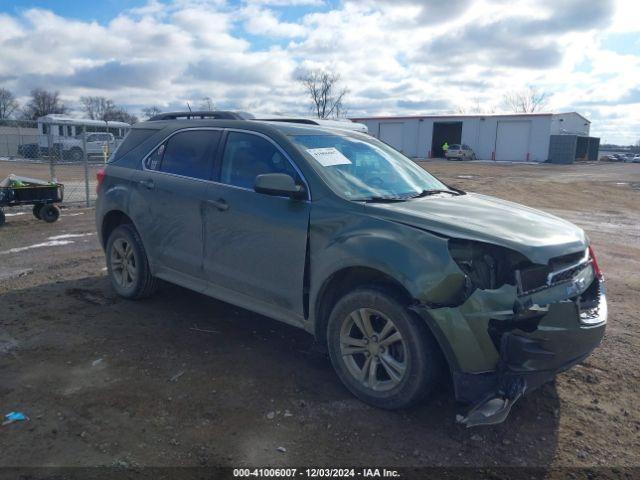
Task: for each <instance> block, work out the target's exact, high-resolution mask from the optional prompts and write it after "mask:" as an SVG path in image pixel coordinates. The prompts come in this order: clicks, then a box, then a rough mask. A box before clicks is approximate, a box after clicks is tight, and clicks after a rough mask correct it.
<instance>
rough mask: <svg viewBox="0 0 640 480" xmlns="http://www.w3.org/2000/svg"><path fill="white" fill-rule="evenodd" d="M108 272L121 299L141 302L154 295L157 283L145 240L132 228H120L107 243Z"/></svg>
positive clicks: (129, 226) (126, 226) (128, 226)
mask: <svg viewBox="0 0 640 480" xmlns="http://www.w3.org/2000/svg"><path fill="white" fill-rule="evenodd" d="M106 250H107V252H106V253H107V271H108V273H109V279H110V280H111V285H112V286H113V288H114V290H115V291H116V292H117V293H118V295H120V296H122V297H125V298H129V299H139V298H145V297H148V296H150V295H152V294H153V293H154V292H155V290H156V288H157V279H156V278H155V277H154V276H152V275H151V270H150V269H149V262H148V260H147V254H146V252H145V249H144V245H143V244H142V239H141V238H140V235H139V234H138V232H137V231H136V229H135V228H134V227H133V226H132V225H120V226H119V227H117V228H116V229H115V230H114V231H113V232H112V233H111V235H109V239H108V240H107V249H106Z"/></svg>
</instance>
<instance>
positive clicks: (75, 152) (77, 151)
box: [69, 147, 83, 162]
mask: <svg viewBox="0 0 640 480" xmlns="http://www.w3.org/2000/svg"><path fill="white" fill-rule="evenodd" d="M82 157H83V155H82V149H81V148H78V147H74V148H72V149H71V150H70V151H69V159H70V160H71V161H72V162H80V161H82Z"/></svg>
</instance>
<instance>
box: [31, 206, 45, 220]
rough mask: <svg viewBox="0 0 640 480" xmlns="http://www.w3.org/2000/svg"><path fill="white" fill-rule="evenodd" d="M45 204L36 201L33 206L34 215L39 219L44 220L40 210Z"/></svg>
mask: <svg viewBox="0 0 640 480" xmlns="http://www.w3.org/2000/svg"><path fill="white" fill-rule="evenodd" d="M42 207H43V204H42V203H36V204H35V205H34V206H33V216H34V217H36V218H37V219H38V220H42V218H40V210H42Z"/></svg>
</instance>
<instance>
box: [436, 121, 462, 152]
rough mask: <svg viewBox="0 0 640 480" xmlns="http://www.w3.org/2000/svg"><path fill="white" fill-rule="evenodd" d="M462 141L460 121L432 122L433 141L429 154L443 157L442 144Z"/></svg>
mask: <svg viewBox="0 0 640 480" xmlns="http://www.w3.org/2000/svg"><path fill="white" fill-rule="evenodd" d="M444 142H447V143H448V144H449V145H453V144H460V143H462V122H434V124H433V141H432V142H431V156H432V157H444V151H443V150H442V145H444Z"/></svg>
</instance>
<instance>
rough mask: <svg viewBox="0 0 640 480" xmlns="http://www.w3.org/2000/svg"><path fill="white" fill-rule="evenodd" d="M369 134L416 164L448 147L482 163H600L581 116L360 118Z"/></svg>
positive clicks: (537, 114)
mask: <svg viewBox="0 0 640 480" xmlns="http://www.w3.org/2000/svg"><path fill="white" fill-rule="evenodd" d="M351 120H353V121H354V122H359V123H363V124H365V125H366V126H367V127H368V129H369V133H370V134H372V135H374V136H375V137H377V138H379V139H380V140H382V141H384V142H386V143H388V144H389V145H391V146H393V147H394V148H396V149H397V150H400V151H401V152H403V153H404V154H405V155H407V156H409V157H414V158H425V157H427V158H434V157H443V156H444V155H443V151H442V145H443V144H444V143H445V142H447V143H448V144H449V145H454V144H465V145H468V146H469V147H471V148H472V149H473V151H474V152H475V154H476V156H477V158H478V159H481V160H499V161H515V162H526V161H529V162H546V161H550V162H553V163H572V162H573V161H575V160H597V155H598V145H599V143H600V139H599V138H595V137H590V136H589V129H590V126H591V122H590V121H589V120H588V119H586V118H585V117H583V116H582V115H580V114H579V113H576V112H568V113H522V114H487V115H423V116H406V117H401V116H398V117H359V118H352V119H351Z"/></svg>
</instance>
